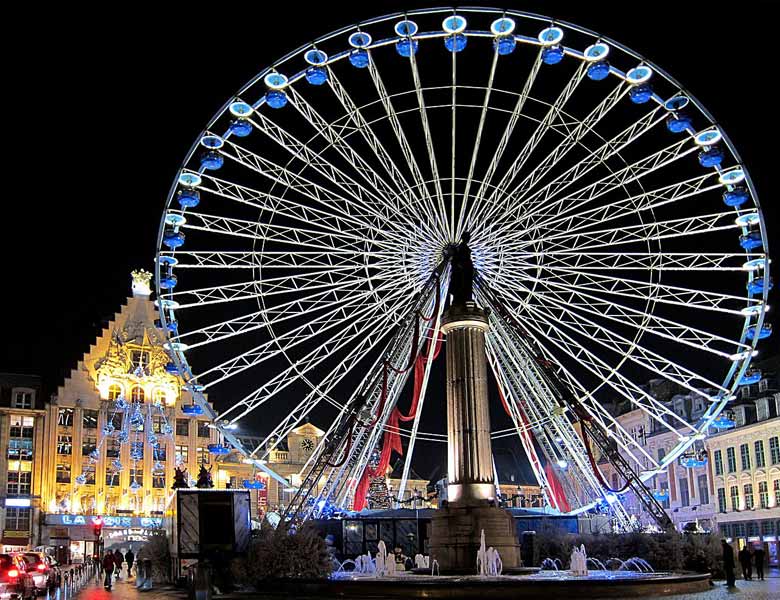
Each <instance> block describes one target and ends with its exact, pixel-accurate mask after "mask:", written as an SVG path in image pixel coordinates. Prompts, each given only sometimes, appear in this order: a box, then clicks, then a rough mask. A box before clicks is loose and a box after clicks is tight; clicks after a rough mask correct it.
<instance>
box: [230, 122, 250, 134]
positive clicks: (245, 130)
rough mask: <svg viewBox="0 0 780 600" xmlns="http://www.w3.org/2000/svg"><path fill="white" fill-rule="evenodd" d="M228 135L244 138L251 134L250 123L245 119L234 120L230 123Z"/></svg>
mask: <svg viewBox="0 0 780 600" xmlns="http://www.w3.org/2000/svg"><path fill="white" fill-rule="evenodd" d="M230 133H232V134H233V135H235V136H236V137H246V136H248V135H249V134H250V133H252V123H250V122H249V121H247V120H246V119H234V120H233V121H231V122H230Z"/></svg>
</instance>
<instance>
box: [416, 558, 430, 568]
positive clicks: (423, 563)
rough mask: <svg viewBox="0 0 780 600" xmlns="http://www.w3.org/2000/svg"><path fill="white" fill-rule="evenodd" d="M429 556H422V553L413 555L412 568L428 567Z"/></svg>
mask: <svg viewBox="0 0 780 600" xmlns="http://www.w3.org/2000/svg"><path fill="white" fill-rule="evenodd" d="M430 562H431V557H430V556H423V555H422V554H415V555H414V568H415V569H427V568H429V567H430Z"/></svg>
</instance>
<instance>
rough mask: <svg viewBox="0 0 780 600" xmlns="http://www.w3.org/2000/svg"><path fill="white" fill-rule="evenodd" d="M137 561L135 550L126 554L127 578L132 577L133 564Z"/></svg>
mask: <svg viewBox="0 0 780 600" xmlns="http://www.w3.org/2000/svg"><path fill="white" fill-rule="evenodd" d="M134 561H135V554H133V549H132V548H130V549H129V550H128V551H127V554H125V562H127V576H128V578H129V577H130V571H132V570H133V562H134Z"/></svg>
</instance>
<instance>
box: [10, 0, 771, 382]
mask: <svg viewBox="0 0 780 600" xmlns="http://www.w3.org/2000/svg"><path fill="white" fill-rule="evenodd" d="M163 4H167V3H158V4H156V5H150V6H147V7H143V6H142V5H141V4H140V3H133V4H132V10H129V11H127V12H125V13H122V12H114V11H116V10H117V9H113V10H112V13H111V14H110V15H108V14H102V13H99V12H96V11H95V10H94V9H89V10H87V9H84V8H81V7H74V6H72V5H70V6H68V7H67V8H64V7H63V6H59V7H55V8H51V9H47V10H45V11H44V10H40V14H38V13H32V12H31V13H29V14H27V15H21V16H20V17H19V18H18V19H17V20H16V22H15V24H14V23H12V22H8V24H9V25H10V26H11V27H12V28H14V29H17V31H18V32H19V33H21V38H20V40H19V41H18V42H16V46H15V47H14V48H12V49H11V50H10V51H9V50H6V53H5V55H4V58H5V60H4V63H5V65H4V66H5V68H6V73H9V72H10V78H9V77H8V76H6V77H5V82H4V83H5V85H4V88H5V90H6V94H8V95H9V96H11V97H12V98H13V100H14V102H13V104H12V106H11V107H10V109H8V110H9V112H8V113H7V114H6V119H5V121H6V127H8V126H9V125H10V131H11V137H10V139H8V141H7V143H6V150H7V151H10V156H11V159H10V164H9V162H8V160H9V159H8V158H7V159H6V163H5V169H4V175H5V179H6V181H5V183H6V185H5V186H4V193H3V200H2V202H3V219H2V224H3V226H2V234H0V243H2V249H3V256H4V261H3V285H2V290H3V293H2V297H3V305H4V311H3V326H4V334H5V343H3V344H2V347H1V348H0V371H11V372H22V373H36V374H41V375H42V376H43V377H44V383H45V385H46V386H47V389H48V391H50V392H53V391H55V389H56V386H57V385H58V384H60V383H61V382H62V377H63V375H64V374H65V373H66V372H67V370H69V369H70V368H72V367H73V366H75V362H76V361H77V360H78V358H79V357H80V356H81V354H82V353H83V352H84V351H85V350H87V348H88V345H89V343H90V342H91V340H92V339H93V338H94V335H95V334H96V333H97V331H98V330H99V329H100V327H101V325H102V324H103V322H104V321H106V320H108V319H109V318H111V316H112V315H113V313H114V312H115V311H116V310H117V309H118V308H119V306H120V304H121V303H122V302H123V301H124V299H125V298H126V297H127V296H128V295H129V292H130V289H129V284H130V278H129V272H130V271H131V270H132V269H135V268H145V269H147V270H152V258H153V255H154V252H155V239H156V235H157V229H158V224H159V220H160V216H161V211H162V208H163V205H164V201H165V198H166V194H167V192H168V189H169V186H170V183H171V180H172V178H173V177H174V175H175V173H176V171H177V169H178V168H179V165H180V162H181V160H182V159H183V158H184V155H185V153H186V152H187V150H188V149H189V147H190V145H191V144H192V142H193V140H194V139H196V137H197V136H198V135H199V133H200V131H201V130H202V128H203V127H204V126H205V124H206V123H207V121H208V120H209V119H210V118H211V116H212V115H213V114H214V112H215V111H216V110H217V109H219V108H220V106H221V105H222V104H223V103H224V102H225V100H226V99H228V98H229V97H231V96H232V95H233V94H234V93H235V92H236V90H238V89H239V88H240V87H241V86H242V85H243V84H244V83H245V82H246V81H247V80H248V79H250V78H251V77H252V76H254V75H255V74H256V73H257V72H258V71H260V70H261V69H263V68H264V67H266V66H267V65H269V64H270V63H272V62H273V61H274V60H275V59H277V58H279V57H281V56H282V55H284V54H286V53H287V52H289V51H290V50H293V49H294V48H296V47H298V46H299V45H301V44H303V43H305V42H306V41H308V40H310V39H312V38H314V37H317V36H319V35H321V34H325V33H327V32H329V31H331V30H333V29H336V28H339V27H341V26H344V25H348V24H349V23H354V22H357V21H359V20H360V19H362V18H370V17H373V16H376V15H379V14H383V13H388V12H395V11H399V10H403V9H404V8H419V7H424V6H428V5H429V4H428V3H424V2H378V1H374V2H366V3H361V6H360V7H353V6H350V7H349V8H348V9H347V8H346V5H347V3H333V2H322V3H298V2H275V3H268V2H263V3H251V4H221V5H220V4H218V3H213V4H212V5H211V6H212V8H211V9H210V10H208V11H201V10H195V9H193V8H190V7H193V6H196V4H195V3H189V4H182V5H181V8H180V12H179V13H174V12H165V13H162V12H159V10H160V9H159V7H160V6H162V5H163ZM339 4H341V5H343V6H344V8H333V7H334V6H336V7H338V5H339ZM349 4H351V5H353V4H354V3H349ZM469 4H471V5H478V4H483V3H480V2H470V3H469ZM484 4H486V5H488V6H490V5H497V4H499V3H497V2H496V1H495V0H493V1H492V2H488V3H484ZM507 7H511V8H515V9H521V10H527V11H529V12H537V13H540V14H546V15H550V16H553V17H557V18H559V19H561V20H565V21H570V22H573V23H576V24H579V25H582V26H584V27H588V28H590V29H592V30H595V31H598V32H601V33H603V34H605V35H606V36H609V37H611V38H613V39H615V40H617V41H619V42H622V43H623V44H625V45H627V46H628V47H630V48H632V49H633V50H635V51H637V52H639V53H640V54H642V55H644V56H646V57H647V58H648V59H650V60H651V61H653V62H655V63H656V64H658V65H659V66H661V67H662V68H664V69H666V70H667V71H668V72H669V73H670V74H671V75H672V76H673V77H675V78H676V79H677V80H678V81H680V82H681V83H682V85H683V86H685V87H687V88H688V90H689V91H690V92H691V93H692V94H693V95H695V96H696V97H697V98H698V99H699V100H700V101H701V102H702V103H703V104H704V105H705V106H706V107H707V108H708V109H709V110H710V112H711V113H712V114H713V115H714V116H715V118H716V119H717V120H718V122H719V124H720V126H721V127H722V128H723V129H724V130H725V131H726V132H727V133H728V135H729V136H730V137H731V139H732V141H733V142H734V144H735V145H736V147H737V150H738V151H739V153H740V154H741V155H742V158H743V161H744V164H745V165H746V166H747V167H748V169H749V171H750V173H751V175H752V178H753V181H754V184H755V186H756V188H757V190H758V193H759V198H760V201H761V204H762V206H763V209H764V212H765V216H766V221H767V224H768V225H769V228H770V230H769V235H770V249H771V247H774V248H777V247H778V230H780V219H778V207H777V204H778V196H779V193H778V186H777V173H776V170H777V166H776V163H777V157H778V153H777V148H776V144H774V145H770V143H769V138H771V137H774V138H775V139H776V138H777V136H778V135H779V134H780V130H779V129H778V127H777V115H776V111H777V104H776V98H777V93H776V90H775V87H776V85H777V82H776V81H775V78H774V71H775V69H774V68H773V66H772V65H773V61H774V60H775V56H776V52H775V51H774V50H772V49H771V47H772V46H774V45H775V44H774V42H775V40H776V37H777V31H776V27H775V26H776V23H777V21H776V20H775V18H776V17H777V14H775V13H776V12H777V11H776V7H777V4H776V3H775V2H770V1H759V2H757V1H752V2H751V1H743V2H739V3H732V4H731V5H730V8H729V9H728V10H724V9H723V8H721V6H720V5H718V4H717V3H714V2H698V1H696V2H676V3H663V2H657V3H647V2H641V3H634V2H588V3H585V2H539V1H528V2H522V3H520V2H511V3H507ZM120 10H121V9H120ZM9 179H10V180H11V181H9ZM9 183H11V185H9ZM778 264H779V263H778V261H775V264H774V265H773V269H772V270H773V272H774V277H775V281H778V280H780V276H779V275H780V274H779V273H778ZM773 293H774V298H775V301H774V302H771V303H772V304H777V299H776V298H777V292H776V291H775V292H773ZM775 343H776V340H775Z"/></svg>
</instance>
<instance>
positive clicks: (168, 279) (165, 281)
mask: <svg viewBox="0 0 780 600" xmlns="http://www.w3.org/2000/svg"><path fill="white" fill-rule="evenodd" d="M177 282H178V280H177V278H176V275H174V274H173V273H168V274H166V275H162V276H160V287H161V288H162V289H164V290H170V289H173V288H175V287H176V283H177Z"/></svg>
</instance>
